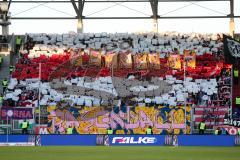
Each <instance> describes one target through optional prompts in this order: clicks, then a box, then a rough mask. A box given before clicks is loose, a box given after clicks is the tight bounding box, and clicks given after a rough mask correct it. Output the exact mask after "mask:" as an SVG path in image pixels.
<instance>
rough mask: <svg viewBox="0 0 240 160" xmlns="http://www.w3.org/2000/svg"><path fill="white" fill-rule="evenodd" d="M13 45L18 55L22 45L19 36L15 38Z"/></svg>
mask: <svg viewBox="0 0 240 160" xmlns="http://www.w3.org/2000/svg"><path fill="white" fill-rule="evenodd" d="M15 43H16V53H18V51H19V50H20V47H21V44H22V39H21V37H20V36H17V38H16V42H15Z"/></svg>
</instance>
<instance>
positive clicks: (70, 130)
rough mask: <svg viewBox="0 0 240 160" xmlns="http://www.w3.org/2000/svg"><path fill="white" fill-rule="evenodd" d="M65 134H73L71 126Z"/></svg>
mask: <svg viewBox="0 0 240 160" xmlns="http://www.w3.org/2000/svg"><path fill="white" fill-rule="evenodd" d="M67 134H73V127H72V125H69V126H68V128H67Z"/></svg>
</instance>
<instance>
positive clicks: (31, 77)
mask: <svg viewBox="0 0 240 160" xmlns="http://www.w3.org/2000/svg"><path fill="white" fill-rule="evenodd" d="M24 46H25V48H24V50H21V51H20V58H19V60H18V62H17V63H16V66H15V68H16V69H15V71H14V72H13V73H12V77H11V79H10V83H9V85H8V90H7V91H6V92H5V94H4V102H3V106H8V107H11V106H21V107H35V108H37V107H38V105H41V106H42V107H45V108H47V110H48V111H47V113H46V115H47V116H48V120H47V121H48V122H47V123H49V122H53V117H54V116H55V117H58V115H59V114H58V113H57V112H58V110H59V109H60V108H64V107H65V109H66V112H65V114H67V115H68V118H69V117H70V120H66V121H71V120H72V121H73V120H74V119H78V118H80V119H81V117H80V116H79V115H81V113H85V111H87V110H88V111H89V110H91V108H92V109H95V108H99V107H100V106H103V107H107V109H106V111H109V107H110V111H113V112H114V113H115V114H121V113H120V112H123V113H126V112H127V111H126V110H127V109H128V108H127V107H126V106H135V108H134V110H133V112H134V113H138V112H139V110H145V111H146V112H145V111H144V113H146V115H147V116H148V117H151V116H153V115H152V114H156V113H158V114H159V115H158V116H157V119H158V120H159V123H160V124H162V126H160V127H159V128H157V127H155V128H154V133H167V132H169V131H168V130H166V132H162V131H160V130H161V129H164V123H168V124H169V123H174V124H184V123H185V121H186V123H187V125H188V128H184V127H183V128H181V127H179V126H178V127H179V128H178V127H177V126H176V129H174V133H184V130H183V129H187V131H186V133H190V132H191V127H192V129H194V128H195V129H196V128H197V126H198V124H199V122H201V121H202V120H205V121H206V124H207V128H208V129H212V128H213V126H214V125H221V124H223V119H224V117H225V115H228V114H230V112H231V81H232V80H231V66H230V65H228V64H226V63H225V62H224V56H223V42H222V38H221V35H214V34H206V35H201V34H180V33H175V32H169V33H164V34H159V35H156V34H120V33H117V34H107V33H98V34H91V33H90V34H89V33H84V34H63V35H57V34H49V35H48V34H28V35H27V41H26V43H25V45H24ZM39 78H40V79H41V81H39ZM39 92H40V94H39ZM184 95H185V96H186V99H185V98H184V97H185V96H184ZM39 97H40V100H39ZM38 100H39V102H38ZM53 106H55V107H53ZM66 106H70V108H66ZM184 106H186V107H185V109H184ZM141 107H142V108H141ZM76 108H77V109H76ZM158 108H160V109H158ZM149 109H152V110H151V111H148V110H149ZM95 110H96V109H95ZM184 110H187V111H185V113H184ZM38 112H39V111H38ZM75 112H76V113H75ZM97 112H100V111H97ZM155 112H156V113H155ZM71 113H74V114H71ZM79 113H80V114H79ZM139 113H140V114H141V112H139ZM75 114H79V115H75ZM91 114H93V115H91ZM36 115H38V114H36ZM46 115H45V116H46ZM42 116H44V115H42ZM94 116H96V112H95V111H94V112H93V113H89V114H87V115H85V117H83V119H84V118H85V119H84V120H82V121H88V120H89V118H90V119H91V118H93V117H94ZM100 116H101V115H100ZM60 117H61V116H60ZM122 118H123V117H122ZM150 119H151V120H148V121H149V123H151V124H153V123H155V122H154V121H153V120H152V119H154V118H153V117H151V118H150ZM184 119H186V120H184ZM57 120H59V119H57ZM158 120H157V121H158ZM59 121H60V120H59ZM80 121H81V120H80ZM118 122H119V121H118ZM120 122H121V121H120ZM55 123H56V122H55ZM69 123H71V122H69ZM86 123H87V122H86ZM78 125H79V124H78ZM120 126H121V127H120V129H119V130H116V131H115V133H127V132H128V131H123V130H124V129H123V128H124V127H123V126H125V128H126V124H125V123H124V124H122V125H120ZM54 127H56V126H54V124H52V126H51V127H50V128H54ZM66 127H67V124H65V126H63V128H66ZM78 127H79V126H78ZM145 127H147V126H145ZM145 127H144V126H143V127H142V128H141V129H140V130H137V129H132V130H131V132H132V133H145V132H144V129H145ZM165 127H166V126H165ZM167 128H169V126H168V127H167ZM94 129H95V130H94ZM94 129H92V130H88V131H84V130H82V129H81V127H79V128H78V129H76V133H105V131H104V130H100V129H98V127H96V126H95V128H94ZM165 129H166V128H165ZM179 129H180V130H179ZM49 130H50V132H51V133H64V129H63V130H61V129H58V130H59V131H58V132H56V131H53V130H51V129H49Z"/></svg>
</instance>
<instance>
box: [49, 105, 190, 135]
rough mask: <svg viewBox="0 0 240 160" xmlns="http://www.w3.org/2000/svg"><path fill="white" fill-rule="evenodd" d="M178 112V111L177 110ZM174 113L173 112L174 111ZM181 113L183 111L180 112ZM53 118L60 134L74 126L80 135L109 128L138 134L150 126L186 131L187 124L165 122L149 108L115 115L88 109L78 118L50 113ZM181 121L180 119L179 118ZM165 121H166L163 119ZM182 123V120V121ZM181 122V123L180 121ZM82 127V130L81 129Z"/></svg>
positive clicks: (66, 113) (63, 112) (61, 111)
mask: <svg viewBox="0 0 240 160" xmlns="http://www.w3.org/2000/svg"><path fill="white" fill-rule="evenodd" d="M175 111H176V110H175ZM175 111H174V113H175ZM172 112H173V111H172ZM172 112H171V110H170V111H168V112H165V116H169V115H173V113H172ZM179 112H181V110H180V111H179ZM50 114H51V116H53V115H56V116H57V117H58V118H61V119H60V120H58V123H57V124H55V125H58V128H59V130H60V132H61V131H62V132H63V131H64V128H65V130H66V127H67V126H68V125H74V126H75V127H76V128H78V129H79V133H82V134H83V133H87V134H89V133H98V132H99V133H105V130H106V129H107V128H109V127H111V128H113V129H118V128H119V129H120V130H121V129H127V130H128V129H137V130H136V131H134V132H136V133H138V131H140V133H142V132H143V129H146V128H147V127H148V126H153V127H154V128H155V129H169V128H173V129H184V128H185V124H177V123H172V122H169V121H168V122H167V123H166V122H163V121H160V120H161V118H162V117H161V115H160V114H159V111H158V110H157V109H156V111H153V110H151V109H149V108H146V109H145V108H143V109H141V108H140V109H138V110H137V111H133V110H130V109H129V108H127V112H126V113H124V112H122V111H120V112H119V113H115V112H113V111H107V110H105V111H103V110H95V109H93V111H91V110H90V111H89V109H86V112H85V114H80V115H78V117H76V116H74V115H73V113H71V112H69V111H68V110H57V111H56V112H50ZM178 119H179V118H178ZM162 120H164V119H162ZM181 121H182V120H181ZM179 122H180V121H179ZM79 127H80V128H79Z"/></svg>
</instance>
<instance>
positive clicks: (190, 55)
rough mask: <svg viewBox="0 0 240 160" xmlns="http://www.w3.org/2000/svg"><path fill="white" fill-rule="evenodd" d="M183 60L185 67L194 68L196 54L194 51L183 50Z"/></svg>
mask: <svg viewBox="0 0 240 160" xmlns="http://www.w3.org/2000/svg"><path fill="white" fill-rule="evenodd" d="M184 59H185V61H184V62H185V65H186V66H187V67H191V68H195V67H196V53H195V51H190V50H184Z"/></svg>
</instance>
